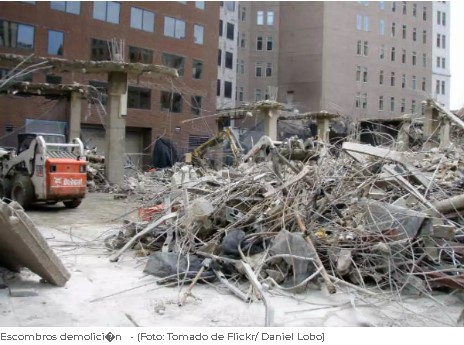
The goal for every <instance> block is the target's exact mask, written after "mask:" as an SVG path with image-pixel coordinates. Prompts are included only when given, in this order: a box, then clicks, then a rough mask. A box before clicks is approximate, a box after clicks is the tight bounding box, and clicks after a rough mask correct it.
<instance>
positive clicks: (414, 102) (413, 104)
mask: <svg viewBox="0 0 464 345" xmlns="http://www.w3.org/2000/svg"><path fill="white" fill-rule="evenodd" d="M411 111H412V113H413V114H414V113H415V112H416V101H415V100H413V101H412V102H411Z"/></svg>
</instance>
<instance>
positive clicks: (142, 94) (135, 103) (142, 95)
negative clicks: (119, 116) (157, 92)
mask: <svg viewBox="0 0 464 345" xmlns="http://www.w3.org/2000/svg"><path fill="white" fill-rule="evenodd" d="M127 107H128V108H134V109H150V108H151V90H150V89H142V88H139V87H133V86H129V87H128V89H127Z"/></svg>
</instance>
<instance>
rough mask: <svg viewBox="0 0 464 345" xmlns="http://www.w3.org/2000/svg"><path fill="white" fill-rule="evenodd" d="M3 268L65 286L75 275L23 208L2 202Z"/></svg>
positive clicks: (0, 254)
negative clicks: (69, 270)
mask: <svg viewBox="0 0 464 345" xmlns="http://www.w3.org/2000/svg"><path fill="white" fill-rule="evenodd" d="M0 266H4V267H6V268H8V269H10V270H11V271H15V272H19V271H20V270H21V268H22V267H27V268H29V269H30V270H31V271H32V272H34V273H36V274H38V275H39V276H40V277H42V278H43V279H44V280H46V281H47V282H49V283H51V284H53V285H57V286H64V285H65V284H66V282H67V281H68V280H69V278H70V277H71V274H70V273H69V272H68V270H67V269H66V268H65V267H64V265H63V264H62V262H61V261H60V259H59V258H58V257H57V256H56V254H55V253H54V252H53V250H52V249H51V248H50V247H49V246H48V244H47V241H46V240H45V238H44V237H43V236H42V234H41V233H40V232H39V230H38V229H37V228H36V227H35V225H34V223H33V222H32V220H31V219H30V218H29V216H28V215H27V214H26V213H25V212H24V210H23V209H22V208H21V206H19V204H17V203H15V202H13V203H11V204H10V205H8V204H6V203H4V202H3V201H0Z"/></svg>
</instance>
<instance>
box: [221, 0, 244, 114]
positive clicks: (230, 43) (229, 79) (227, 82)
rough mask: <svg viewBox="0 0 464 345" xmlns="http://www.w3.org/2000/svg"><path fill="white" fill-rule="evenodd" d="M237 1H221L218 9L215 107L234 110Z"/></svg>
mask: <svg viewBox="0 0 464 345" xmlns="http://www.w3.org/2000/svg"><path fill="white" fill-rule="evenodd" d="M238 36H239V34H238V1H221V2H220V8H219V46H218V62H217V66H218V67H217V70H218V73H217V74H218V77H217V85H216V89H217V90H216V95H217V101H216V107H217V109H224V108H234V107H235V100H236V98H237V97H236V91H237V70H238V68H239V66H238V65H237V50H238V45H237V42H238Z"/></svg>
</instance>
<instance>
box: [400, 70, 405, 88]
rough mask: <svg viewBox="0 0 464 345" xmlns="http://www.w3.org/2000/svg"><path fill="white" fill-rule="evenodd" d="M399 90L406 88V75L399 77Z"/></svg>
mask: <svg viewBox="0 0 464 345" xmlns="http://www.w3.org/2000/svg"><path fill="white" fill-rule="evenodd" d="M401 88H402V89H404V88H406V74H402V75H401Z"/></svg>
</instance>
